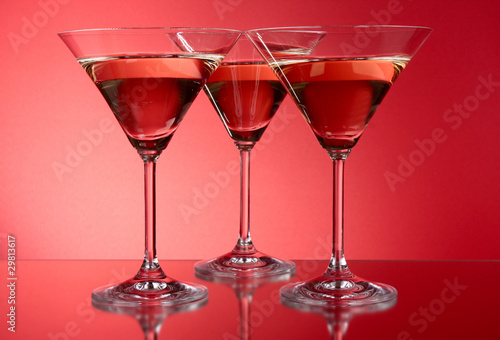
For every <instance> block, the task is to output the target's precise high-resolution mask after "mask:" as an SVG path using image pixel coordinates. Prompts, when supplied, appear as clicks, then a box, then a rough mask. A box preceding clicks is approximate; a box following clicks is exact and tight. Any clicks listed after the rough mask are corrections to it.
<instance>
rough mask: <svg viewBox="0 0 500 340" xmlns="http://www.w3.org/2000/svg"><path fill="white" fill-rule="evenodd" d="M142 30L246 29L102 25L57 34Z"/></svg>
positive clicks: (222, 30) (235, 31)
mask: <svg viewBox="0 0 500 340" xmlns="http://www.w3.org/2000/svg"><path fill="white" fill-rule="evenodd" d="M140 30H144V31H145V30H151V31H154V30H155V31H162V30H163V31H168V30H172V31H174V30H195V31H208V32H227V33H240V34H241V33H244V31H241V30H236V29H230V28H216V27H213V28H209V27H160V26H158V27H102V28H83V29H76V30H66V31H61V32H58V33H57V35H66V34H71V33H91V32H113V31H115V32H124V31H131V32H134V31H140Z"/></svg>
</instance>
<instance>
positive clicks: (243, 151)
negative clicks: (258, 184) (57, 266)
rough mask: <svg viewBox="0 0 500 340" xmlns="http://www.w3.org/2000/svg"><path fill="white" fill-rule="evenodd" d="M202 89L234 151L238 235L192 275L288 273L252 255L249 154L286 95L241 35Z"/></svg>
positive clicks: (283, 264)
mask: <svg viewBox="0 0 500 340" xmlns="http://www.w3.org/2000/svg"><path fill="white" fill-rule="evenodd" d="M204 90H205V92H206V94H207V96H208V97H209V98H210V101H211V102H212V104H213V106H214V108H215V110H216V111H217V113H218V115H219V117H220V119H221V120H222V122H223V124H224V126H225V127H226V130H227V132H228V133H229V135H230V137H231V138H232V139H233V140H234V143H235V145H236V147H237V148H238V150H239V152H240V161H241V171H240V173H241V177H240V230H239V237H238V241H237V243H236V246H235V247H234V248H233V250H232V251H231V252H229V253H227V254H224V255H221V256H219V257H216V258H214V259H211V260H208V261H201V262H198V263H196V265H195V271H196V272H197V273H199V274H202V275H205V276H219V277H232V276H235V277H263V276H272V275H283V274H287V273H293V272H294V270H295V264H294V263H293V262H290V261H287V260H282V259H278V258H275V257H272V256H269V255H266V254H264V253H262V252H260V251H258V250H257V249H256V248H255V246H254V244H253V242H252V239H251V237H250V152H251V151H252V148H253V147H254V146H255V144H256V143H257V142H258V141H259V139H260V138H261V136H262V134H263V133H264V131H265V129H266V128H267V126H268V125H269V123H270V122H271V119H272V118H273V116H274V114H275V112H276V110H277V109H278V107H279V105H280V104H281V102H282V101H283V99H284V97H285V96H286V91H285V89H284V88H283V86H282V85H281V83H280V82H279V80H278V79H277V78H276V75H275V74H274V73H273V72H272V70H271V69H269V67H268V65H267V63H266V62H265V61H264V60H263V59H262V57H261V56H260V55H259V53H258V52H257V51H256V50H255V48H254V47H253V45H252V43H251V42H250V41H249V40H248V39H247V38H246V37H245V36H244V35H242V36H241V37H240V38H239V39H238V41H237V42H236V44H235V45H234V47H233V48H232V49H231V51H230V52H229V53H228V55H227V56H226V58H225V59H224V62H223V64H222V66H221V67H220V68H218V69H217V71H216V72H215V73H214V74H213V75H212V76H211V77H210V79H209V80H208V82H207V85H206V86H205V87H204Z"/></svg>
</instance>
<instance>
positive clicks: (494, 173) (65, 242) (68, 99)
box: [0, 0, 500, 259]
mask: <svg viewBox="0 0 500 340" xmlns="http://www.w3.org/2000/svg"><path fill="white" fill-rule="evenodd" d="M499 9H500V5H499V4H498V2H497V1H493V0H490V1H476V2H470V1H454V2H453V3H451V2H439V1H433V0H413V1H410V0H399V1H397V0H377V1H356V2H354V1H350V2H347V1H331V0H322V1H313V2H311V1H298V0H286V1H285V0H279V1H267V0H266V1H264V0H258V1H257V0H256V1H244V0H209V1H203V0H184V1H159V0H152V1H128V0H125V1H123V0H121V1H116V0H110V1H97V0H85V1H78V0H40V1H35V0H31V1H22V2H21V1H18V2H6V3H5V4H3V6H2V11H1V13H0V18H1V21H0V22H1V24H0V30H1V33H0V36H1V40H0V56H1V60H2V62H1V64H0V69H1V77H0V88H1V89H2V90H1V91H0V99H1V105H0V110H1V111H0V112H1V117H2V124H1V125H0V139H1V144H0V153H1V157H0V188H1V195H0V245H1V249H4V245H5V238H6V235H7V234H12V235H15V236H16V237H17V247H18V248H17V249H18V255H19V258H23V259H120V258H124V259H140V258H141V257H142V251H143V192H142V164H141V161H140V159H139V157H138V156H137V154H136V152H135V150H133V148H132V147H131V146H130V145H129V143H128V141H127V140H126V138H125V136H124V135H123V133H122V132H121V130H120V129H119V127H118V125H117V123H116V122H115V120H114V118H113V117H112V114H111V112H110V110H109V108H108V107H107V105H106V104H105V102H104V100H103V99H102V98H101V97H100V95H99V93H98V91H97V90H96V89H95V87H94V85H93V84H92V83H91V81H90V80H89V79H88V77H87V75H86V74H85V73H84V72H83V71H82V70H81V68H80V66H79V65H78V63H77V62H76V61H75V60H74V58H73V57H72V55H71V54H70V52H69V51H68V50H67V49H66V47H65V46H64V44H63V43H62V42H61V41H60V39H59V38H58V37H57V35H56V33H57V32H59V31H63V30H69V29H80V28H96V27H127V26H202V27H224V28H235V29H250V28H258V27H270V26H290V25H318V24H369V23H375V22H379V23H386V24H408V25H422V26H429V27H432V28H433V29H434V32H433V33H432V35H431V37H430V38H429V40H428V41H427V42H426V43H425V44H424V46H423V48H422V49H421V50H420V52H419V53H417V55H416V57H415V58H414V60H412V61H411V62H410V64H409V66H408V68H407V69H406V70H405V72H404V73H403V75H402V76H401V77H400V78H399V79H398V81H397V82H396V86H395V87H394V88H393V89H392V90H391V92H390V93H389V95H388V96H387V98H386V99H385V101H384V102H383V103H382V106H381V108H380V109H379V111H378V112H377V114H376V115H375V117H374V119H373V120H372V122H371V123H370V126H369V127H368V129H367V131H366V133H365V135H364V136H363V137H362V138H361V140H360V142H359V144H358V146H357V147H356V148H355V149H354V151H353V153H352V154H351V156H350V157H349V159H348V161H347V166H346V193H345V196H346V211H345V213H346V216H345V222H346V239H345V242H346V254H347V257H348V258H351V259H500V250H499V249H500V248H499V247H498V238H499V237H500V228H498V224H499V221H500V209H499V203H498V198H499V193H500V184H499V180H498V171H499V167H500V160H499V156H498V149H499V146H500V142H499V140H498V137H497V135H498V132H499V131H500V115H499V113H498V112H499V107H500V95H499V94H500V66H499V63H498V55H500V45H499V44H498V41H500V30H499V29H498V18H497V16H496V15H495V13H498V10H499ZM432 138H434V141H432V142H431V141H430V140H431V139H432ZM422 148H423V151H422V150H421V149H422ZM419 150H420V151H419ZM254 153H255V157H254V159H253V162H252V210H251V211H252V221H251V225H252V237H253V239H254V241H255V243H256V246H257V247H258V248H259V249H261V250H262V251H265V252H268V253H271V254H273V255H276V256H281V257H284V258H292V259H298V258H325V259H326V258H328V248H329V244H330V234H331V227H330V225H331V221H330V220H331V195H332V189H331V180H332V169H331V164H330V160H329V158H328V156H327V155H326V153H325V152H324V151H323V150H322V149H321V148H320V147H319V144H318V143H317V141H316V140H315V138H314V136H313V134H312V133H311V132H310V131H309V128H308V127H307V126H306V123H305V122H304V120H303V118H302V117H301V116H300V115H299V112H298V109H297V108H296V107H295V106H294V104H293V103H292V102H291V101H290V99H289V98H287V99H286V100H285V102H284V103H283V105H282V107H281V108H280V110H279V111H278V113H277V115H276V117H275V119H274V121H273V122H272V123H271V125H270V127H269V129H268V131H267V133H266V134H265V135H264V137H263V139H262V141H261V142H260V145H258V146H257V147H256V149H255V152H254ZM237 162H238V152H237V150H236V148H235V147H234V145H233V144H232V142H231V140H230V138H229V137H228V135H227V133H226V132H225V130H224V128H223V126H222V124H221V122H220V121H219V119H218V118H217V116H216V114H215V112H214V110H213V108H212V106H211V105H210V103H209V101H208V99H207V98H206V96H205V95H204V94H203V93H202V94H200V96H199V97H198V99H197V100H196V101H195V102H194V104H193V105H192V107H191V109H190V111H189V112H188V114H187V116H186V118H185V120H184V121H183V122H182V124H181V126H180V128H179V130H178V131H177V133H176V135H175V136H174V138H173V140H172V142H171V144H170V145H169V147H168V148H167V150H166V151H165V152H164V153H163V155H162V157H161V158H160V160H159V162H158V170H157V176H158V180H157V185H158V189H157V202H158V209H157V211H158V221H157V222H158V239H157V240H158V246H157V248H158V254H159V257H160V258H168V259H199V258H209V257H212V256H215V255H219V254H220V253H222V252H225V251H228V250H229V249H230V248H231V247H232V246H233V245H234V243H235V241H236V237H237V230H238V208H239V204H238V175H237V173H235V171H234V169H235V166H236V167H237ZM408 162H411V163H408ZM236 169H237V168H236ZM6 254H7V252H6V251H2V252H1V254H0V258H5V257H6Z"/></svg>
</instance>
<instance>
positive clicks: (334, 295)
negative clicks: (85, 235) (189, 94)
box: [247, 26, 431, 306]
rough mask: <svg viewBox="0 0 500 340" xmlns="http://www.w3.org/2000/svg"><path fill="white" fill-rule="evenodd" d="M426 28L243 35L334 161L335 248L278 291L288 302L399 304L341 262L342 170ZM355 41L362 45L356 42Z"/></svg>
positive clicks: (260, 31) (320, 28)
mask: <svg viewBox="0 0 500 340" xmlns="http://www.w3.org/2000/svg"><path fill="white" fill-rule="evenodd" d="M430 32H431V29H429V28H425V27H408V26H406V27H405V26H313V27H285V28H270V29H258V30H251V31H248V32H247V35H248V36H249V37H250V39H251V40H252V42H253V43H254V45H255V46H256V48H257V49H258V50H259V51H260V52H261V54H262V55H263V57H264V58H265V59H266V61H267V62H268V64H269V65H270V67H271V68H272V69H273V70H274V72H275V73H276V75H277V76H278V78H279V79H280V81H281V83H282V84H283V86H284V87H285V88H286V89H287V91H288V93H289V94H290V97H291V98H292V99H293V100H294V102H295V103H296V104H297V106H298V108H299V110H300V111H301V113H302V115H303V116H304V118H305V120H306V121H307V123H308V125H309V127H310V128H311V130H312V132H313V133H314V135H315V137H316V138H317V140H318V142H319V144H320V146H321V147H322V148H324V149H325V150H326V152H327V153H328V155H329V156H330V158H331V159H332V161H333V173H334V176H333V182H334V183H333V192H334V194H333V195H334V196H333V247H332V249H333V250H332V255H331V260H330V264H329V266H328V268H327V269H326V271H325V273H324V274H323V275H321V276H319V277H316V278H314V279H312V280H309V281H306V282H301V283H292V284H288V285H286V286H285V287H283V288H282V289H281V296H282V298H283V299H284V300H285V301H291V302H296V303H304V304H310V305H344V306H357V305H365V304H372V303H380V302H384V301H389V300H392V299H394V298H396V295H397V291H396V289H395V288H394V287H391V286H389V285H387V284H382V283H375V282H370V281H368V280H365V279H362V278H361V277H359V276H357V275H354V274H353V273H352V272H351V271H350V270H349V267H348V266H347V262H346V259H345V256H344V216H343V211H344V202H343V197H344V163H345V160H346V159H347V157H348V155H349V153H350V152H351V149H352V148H353V147H354V146H355V145H356V143H357V142H358V140H359V138H360V137H361V135H362V134H363V131H364V130H365V128H366V126H367V124H368V122H369V121H370V119H371V118H372V116H373V114H374V113H375V111H376V110H377V109H378V108H379V105H380V104H381V102H382V100H383V98H384V97H385V95H386V94H387V92H388V91H389V89H390V88H391V87H392V86H393V84H394V82H395V81H396V79H397V78H398V76H399V75H400V74H401V72H402V71H403V70H404V69H405V67H406V66H407V64H408V62H409V61H410V59H411V58H412V57H413V56H414V55H415V53H416V52H417V50H418V49H419V48H420V46H421V45H422V44H423V42H424V41H425V40H426V38H427V37H428V36H429V34H430ZM360 35H363V37H365V38H366V39H365V40H363V43H360V41H361V40H360Z"/></svg>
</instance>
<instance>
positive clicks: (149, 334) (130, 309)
mask: <svg viewBox="0 0 500 340" xmlns="http://www.w3.org/2000/svg"><path fill="white" fill-rule="evenodd" d="M207 301H208V298H206V297H205V298H203V299H201V300H198V301H196V302H192V303H189V304H183V305H175V306H156V307H142V306H135V307H134V306H116V305H111V304H107V303H106V304H100V303H98V302H96V301H95V300H94V301H92V305H93V306H94V307H95V308H97V309H100V310H103V311H105V312H110V313H115V314H126V315H130V316H132V317H134V318H135V319H136V320H137V321H138V322H139V324H140V325H141V328H142V330H143V332H144V338H145V339H146V340H156V339H158V335H159V334H160V329H161V327H162V326H163V323H164V322H165V319H166V318H167V316H169V315H172V314H176V313H182V312H187V311H193V310H196V309H198V308H201V307H203V306H204V305H206V303H207Z"/></svg>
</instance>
